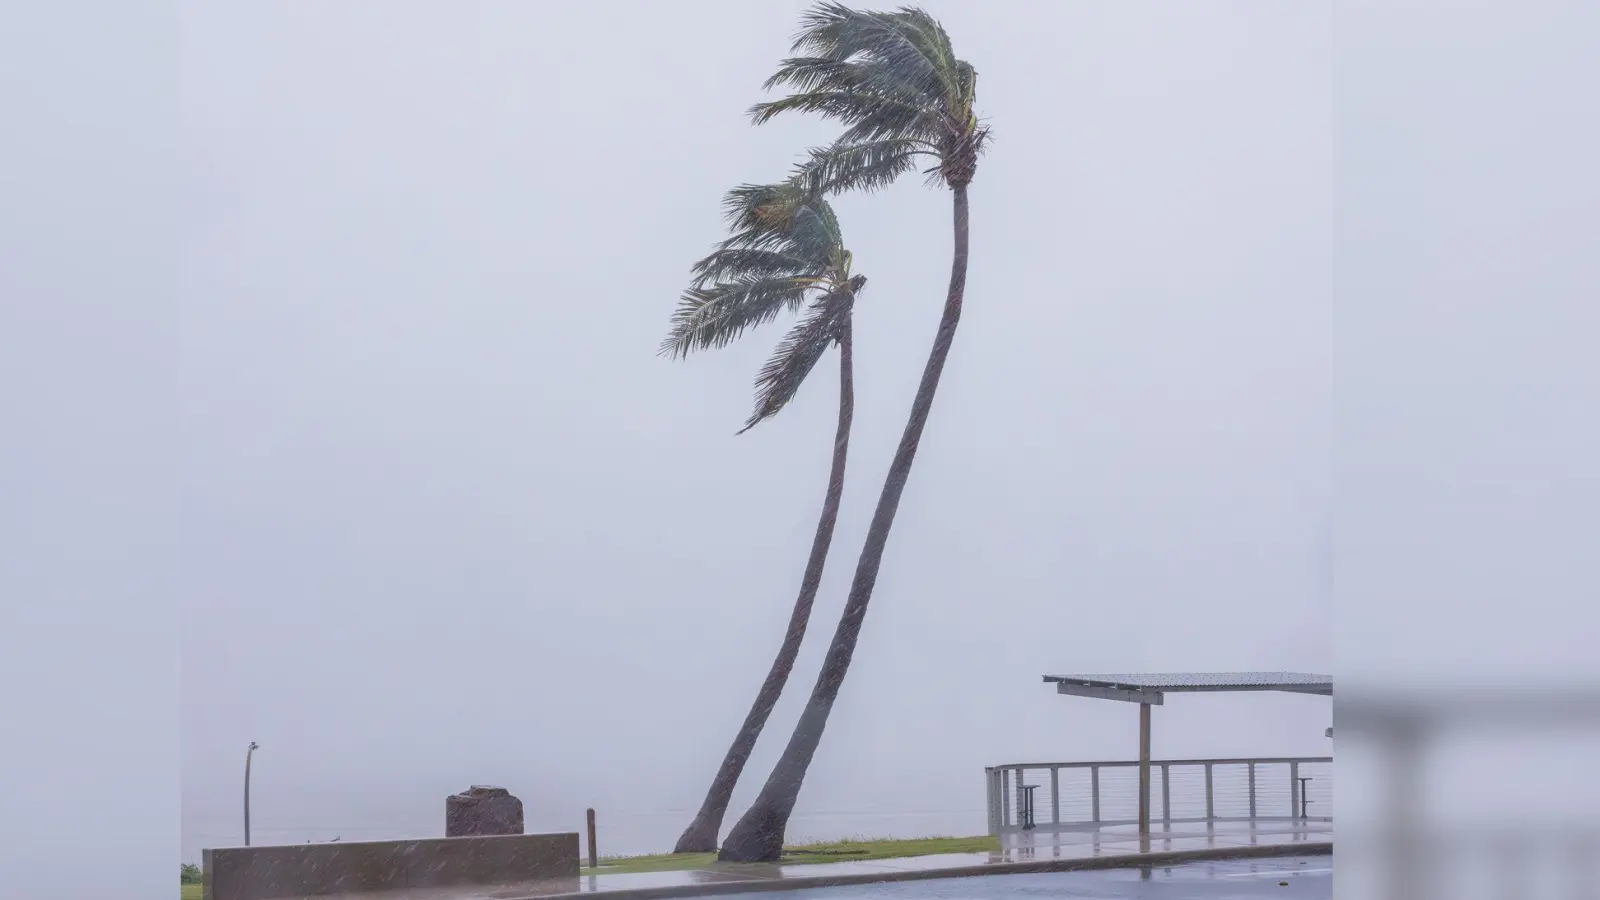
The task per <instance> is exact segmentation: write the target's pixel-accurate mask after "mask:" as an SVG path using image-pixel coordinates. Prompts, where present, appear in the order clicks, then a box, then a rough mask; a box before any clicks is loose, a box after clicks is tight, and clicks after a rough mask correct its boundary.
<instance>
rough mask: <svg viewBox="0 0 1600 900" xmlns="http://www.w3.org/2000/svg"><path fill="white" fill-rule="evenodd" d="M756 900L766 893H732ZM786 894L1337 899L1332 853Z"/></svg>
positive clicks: (791, 897)
mask: <svg viewBox="0 0 1600 900" xmlns="http://www.w3.org/2000/svg"><path fill="white" fill-rule="evenodd" d="M724 896H725V897H726V898H727V900H753V898H756V897H761V896H764V895H762V894H727V895H724ZM780 896H781V897H782V898H784V900H857V898H860V900H915V898H935V900H1009V898H1018V900H1021V898H1046V897H1059V898H1062V900H1068V898H1070V900H1255V898H1259V897H1276V898H1281V900H1331V898H1332V897H1333V860H1332V857H1329V856H1312V857H1291V858H1275V859H1256V860H1227V861H1218V862H1200V863H1188V864H1185V865H1179V866H1170V867H1153V868H1148V869H1137V868H1135V869H1104V870H1100V871H1090V872H1048V873H1042V874H1037V875H991V876H988V877H985V878H941V879H934V880H929V881H910V882H894V883H888V884H863V885H854V886H850V887H832V888H807V889H803V890H798V891H785V892H784V893H783V894H781V895H780Z"/></svg>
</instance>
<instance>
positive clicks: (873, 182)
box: [718, 3, 989, 861]
mask: <svg viewBox="0 0 1600 900" xmlns="http://www.w3.org/2000/svg"><path fill="white" fill-rule="evenodd" d="M792 49H793V52H794V53H797V54H804V55H800V56H796V57H794V58H792V59H786V60H784V61H783V62H782V63H781V64H780V66H779V68H778V72H777V74H775V75H773V76H772V78H770V79H768V81H767V85H766V86H767V88H768V89H771V88H774V87H777V86H780V85H783V86H787V87H789V88H791V89H793V91H794V93H792V94H790V95H789V96H787V97H784V98H782V99H780V100H776V101H773V102H770V103H762V104H759V105H757V106H755V107H753V108H752V109H751V117H752V118H753V119H754V121H755V122H756V124H761V123H763V122H766V121H768V120H770V119H772V118H773V117H775V116H777V115H780V114H782V113H785V112H791V111H799V112H815V113H820V114H821V115H823V116H824V117H826V118H830V119H834V120H837V121H839V122H841V123H842V124H844V125H845V131H844V133H843V134H842V135H840V137H839V138H838V139H837V140H835V141H834V142H833V143H832V144H831V145H829V146H827V147H823V148H819V149H816V150H813V151H812V152H811V154H810V158H809V159H808V160H807V161H806V162H805V163H804V164H802V167H801V170H800V173H799V175H798V176H797V177H799V178H800V180H803V181H805V182H806V184H807V186H808V187H809V189H811V190H814V191H818V192H821V193H823V194H824V195H827V194H832V193H836V192H839V191H847V190H866V191H872V190H876V189H878V188H882V187H886V186H887V185H889V184H890V183H892V182H893V181H894V180H895V179H897V178H899V177H900V176H901V175H903V174H905V173H906V172H909V171H912V170H914V169H917V168H918V167H919V162H920V161H924V160H926V161H928V162H930V163H931V165H929V166H928V167H927V168H924V169H923V170H922V171H923V172H924V174H926V175H927V176H928V180H929V183H930V184H935V185H940V186H944V187H948V188H949V189H950V192H951V195H952V198H953V200H954V230H955V253H954V259H953V261H952V264H951V271H950V287H949V290H948V291H947V292H946V294H945V301H944V312H943V315H942V316H941V317H940V319H939V330H938V333H937V334H936V336H935V337H934V341H933V349H932V350H931V351H930V352H929V354H928V362H927V365H926V367H925V368H924V369H923V372H922V381H921V382H920V383H919V384H918V386H917V394H916V398H915V399H914V400H913V401H912V404H911V416H910V418H909V420H908V421H907V422H906V427H905V431H904V433H903V434H902V435H901V437H900V445H899V447H898V448H897V449H896V451H895V455H894V460H893V462H892V463H891V464H890V466H889V474H888V476H887V477H886V478H885V480H884V484H883V491H882V493H881V494H880V495H879V497H878V506H877V508H876V510H874V512H873V514H872V522H871V525H870V526H869V529H868V531H867V538H866V541H865V544H864V546H863V547H862V549H861V557H860V560H859V561H858V562H857V563H856V572H855V578H854V580H853V581H852V582H851V584H850V594H849V596H848V598H847V599H846V601H845V608H844V613H843V614H842V615H841V617H840V619H839V624H838V627H837V628H836V630H835V631H834V634H833V640H832V642H831V643H830V644H829V646H828V652H827V656H826V658H825V659H824V661H823V664H822V672H821V673H820V674H819V675H818V676H817V683H816V685H815V687H813V688H812V691H811V697H810V699H809V700H808V701H807V703H806V707H805V710H804V711H803V712H802V713H801V716H800V721H799V722H798V723H797V724H796V726H795V730H794V733H793V735H792V736H791V737H790V738H789V743H788V745H787V746H786V747H785V748H784V751H783V756H782V757H780V758H779V760H778V762H777V765H776V766H774V767H773V770H772V774H771V776H770V777H768V779H767V781H766V784H765V785H763V786H762V788H761V793H760V794H759V795H758V796H757V797H756V800H755V802H754V803H753V804H752V805H751V807H750V809H749V810H748V811H746V812H745V814H744V816H742V817H741V818H740V819H739V821H738V822H737V823H736V824H735V825H734V827H733V829H732V830H731V831H730V832H729V833H728V837H727V839H726V841H724V843H723V845H722V850H721V852H720V853H719V854H718V857H719V858H720V859H723V860H728V861H772V860H776V859H778V858H779V856H780V854H781V853H782V850H783V835H784V831H785V829H786V828H787V827H788V823H789V816H790V815H791V814H792V813H793V811H794V805H795V801H796V800H797V799H798V798H799V796H800V785H801V783H802V782H803V781H804V780H805V775H806V769H807V768H808V767H809V766H810V764H811V759H812V756H813V755H814V754H815V753H816V750H817V746H818V744H820V743H821V741H822V732H823V730H824V729H825V728H826V727H827V724H828V714H829V712H830V711H831V710H832V709H833V703H834V700H835V699H836V698H837V697H838V696H839V688H840V686H842V685H843V684H844V678H845V673H846V672H847V671H849V668H850V659H851V657H852V656H853V655H854V653H855V648H856V642H857V640H858V639H859V638H860V636H861V625H862V622H863V621H864V619H865V617H866V613H867V604H868V603H869V602H870V601H871V599H872V588H873V585H874V584H875V583H876V582H877V579H878V569H879V567H880V566H881V565H882V563H883V551H884V546H885V545H886V544H887V542H888V540H889V530H890V528H891V527H893V525H894V516H895V511H896V510H897V509H898V508H899V505H900V495H901V494H902V493H903V492H904V491H905V486H906V481H907V479H908V478H909V477H910V475H911V464H912V462H913V461H914V459H915V458H916V454H917V445H918V443H919V442H920V441H921V439H922V430H923V427H924V426H925V425H926V424H927V421H928V412H929V410H930V409H932V407H933V397H934V393H935V392H936V391H937V390H938V388H939V376H940V373H941V372H943V370H944V364H945V359H946V358H947V357H948V356H949V355H950V345H951V342H952V341H953V340H954V339H955V334H956V325H957V324H958V323H959V322H960V320H961V304H962V298H963V295H964V293H965V290H966V283H967V185H968V184H969V183H971V181H972V177H973V174H974V172H975V171H976V168H977V162H978V156H979V155H980V154H981V153H982V152H983V149H984V147H985V145H986V144H987V142H988V138H989V132H988V129H987V128H986V127H985V126H984V125H983V124H982V123H981V122H980V121H979V120H978V117H977V114H976V113H975V112H974V109H973V102H974V99H975V96H976V88H977V73H976V72H975V71H974V70H973V68H972V65H971V64H970V63H967V62H965V61H964V60H960V59H957V58H956V55H955V52H954V51H953V50H952V48H951V46H950V36H949V35H948V34H946V33H945V30H944V28H943V27H942V26H941V25H940V24H939V23H938V21H936V20H935V19H934V18H933V17H932V16H930V15H928V14H927V13H926V12H924V11H922V10H920V9H915V8H901V9H899V10H896V11H894V12H865V11H858V10H853V9H850V8H849V7H846V6H843V5H841V4H838V3H823V4H820V5H818V6H816V7H813V8H812V10H811V11H810V12H808V13H806V15H805V17H804V18H803V20H802V26H801V29H800V32H799V34H798V35H797V36H796V38H795V42H794V46H793V48H792Z"/></svg>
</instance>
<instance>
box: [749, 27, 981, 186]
mask: <svg viewBox="0 0 1600 900" xmlns="http://www.w3.org/2000/svg"><path fill="white" fill-rule="evenodd" d="M791 51H792V52H794V53H796V54H805V55H799V56H795V57H792V58H790V59H786V60H784V61H783V62H782V63H781V64H779V67H778V71H777V73H776V74H774V75H773V76H772V77H771V78H769V79H767V82H766V85H765V87H766V88H767V89H768V90H771V89H773V88H775V87H779V86H784V87H788V88H791V89H793V91H794V93H792V94H790V95H789V96H787V97H784V98H782V99H779V100H774V101H771V102H768V103H759V104H757V105H755V106H753V107H751V109H750V116H751V118H752V120H753V121H754V122H755V123H756V124H758V125H759V124H762V123H764V122H767V121H769V120H771V119H772V118H773V117H775V116H778V115H780V114H782V113H785V112H792V111H799V112H812V113H817V114H820V115H822V116H823V117H824V118H829V119H833V120H835V121H838V122H841V123H842V124H844V125H845V126H846V127H845V131H844V133H843V134H841V135H840V136H839V138H838V139H837V140H835V141H834V142H833V143H832V144H830V145H828V146H827V147H821V148H817V149H814V150H812V151H811V153H810V157H809V159H807V160H806V161H805V162H804V163H802V165H801V167H800V172H799V177H802V178H804V179H806V180H807V184H808V185H809V187H810V188H811V189H812V190H815V191H818V192H820V193H822V194H833V193H837V192H840V191H848V190H867V191H871V190H876V189H878V188H882V187H887V186H888V185H889V184H890V183H892V182H893V181H894V180H895V179H897V178H899V177H900V176H901V175H903V174H905V173H906V172H909V171H912V170H913V169H915V168H917V167H918V162H919V160H921V161H923V162H929V163H931V165H929V166H927V167H926V168H923V170H922V171H923V173H924V174H926V175H927V176H928V180H929V182H930V183H931V184H939V185H945V186H949V187H960V186H964V185H966V184H968V183H969V182H971V181H972V176H973V174H974V172H975V171H976V169H977V162H978V156H979V155H980V154H981V153H982V152H983V150H984V148H985V146H986V145H987V144H988V141H989V129H988V127H987V126H985V125H984V124H983V123H982V122H981V121H980V120H979V119H978V116H977V113H976V112H975V111H974V109H973V104H974V102H975V100H976V98H977V87H978V74H977V71H976V70H974V69H973V67H972V64H971V63H968V62H966V61H965V60H961V59H957V58H956V56H955V53H954V51H953V50H952V49H951V45H950V36H949V35H948V34H946V33H945V30H944V28H943V27H942V26H941V25H940V24H939V22H938V21H937V20H936V19H934V18H933V17H932V16H930V15H928V14H927V13H926V12H924V11H923V10H920V9H915V8H911V7H902V8H900V9H898V10H895V11H893V12H871V11H865V10H855V9H851V8H849V7H847V6H844V5H842V4H839V3H824V4H821V5H819V6H817V7H816V8H814V9H813V10H811V11H810V12H808V13H806V15H805V17H804V18H803V19H802V20H801V28H800V31H799V33H798V34H797V35H796V37H795V40H794V45H793V46H792V48H791Z"/></svg>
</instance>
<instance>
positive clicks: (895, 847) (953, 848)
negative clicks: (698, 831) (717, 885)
mask: <svg viewBox="0 0 1600 900" xmlns="http://www.w3.org/2000/svg"><path fill="white" fill-rule="evenodd" d="M999 849H1000V841H999V840H998V839H997V838H994V837H988V836H984V837H929V838H910V839H898V838H879V839H871V838H851V839H848V840H840V841H825V842H821V843H815V844H795V845H793V846H789V847H785V848H783V860H782V861H783V862H784V863H785V864H806V863H826V862H843V861H845V860H864V859H894V858H896V857H906V856H933V855H935V854H939V853H990V852H995V851H998V850H999ZM716 860H717V855H716V854H715V853H655V854H650V855H648V856H616V857H601V858H600V868H598V869H591V868H589V867H587V866H585V867H584V868H583V870H582V872H583V874H584V875H596V874H599V875H605V874H619V875H620V874H634V873H638V872H677V871H682V870H684V869H704V868H706V867H708V866H711V865H714V864H715V863H716Z"/></svg>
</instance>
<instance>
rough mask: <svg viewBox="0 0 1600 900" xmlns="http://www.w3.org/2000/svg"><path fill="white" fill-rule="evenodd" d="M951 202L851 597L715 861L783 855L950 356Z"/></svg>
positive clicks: (958, 268) (960, 266) (957, 198)
mask: <svg viewBox="0 0 1600 900" xmlns="http://www.w3.org/2000/svg"><path fill="white" fill-rule="evenodd" d="M952 191H953V193H954V206H955V215H954V219H955V254H954V259H953V262H952V264H951V267H950V290H949V292H948V293H947V294H946V295H945V301H944V315H943V316H941V317H940V319H939V332H938V334H937V335H936V336H935V337H934V339H933V349H932V350H931V351H930V352H929V353H928V364H927V367H926V368H924V369H923V371H922V381H921V383H919V384H918V385H917V396H916V399H915V400H913V401H912V403H911V418H910V420H908V421H907V422H906V430H905V432H904V433H903V434H902V435H901V437H900V446H899V448H898V449H896V450H895V454H894V462H893V463H891V464H890V466H889V475H888V477H887V478H886V479H884V483H883V493H882V494H880V495H879V497H878V507H877V509H876V510H875V511H874V512H873V514H872V525H871V527H870V528H869V529H868V531H867V539H866V543H865V545H864V546H863V547H862V548H861V559H860V560H859V561H858V562H857V563H856V574H855V580H854V581H852V582H851V584H850V596H849V598H848V599H847V600H846V601H845V607H844V614H843V615H842V616H840V618H839V625H838V627H837V628H836V629H835V630H834V632H833V642H832V643H831V644H829V645H828V655H827V658H826V659H825V660H824V661H823V663H822V673H821V674H820V675H818V676H817V684H816V686H815V687H813V688H812V689H811V699H810V700H809V701H808V702H807V703H806V708H805V711H804V712H803V713H801V714H800V721H799V723H798V724H797V725H796V726H795V730H794V734H793V735H792V736H791V737H790V738H789V745H788V746H787V747H785V748H784V751H783V756H782V757H781V758H779V760H778V764H777V765H776V766H774V767H773V769H772V775H771V776H770V777H768V778H767V783H766V784H765V785H764V786H762V788H761V793H760V795H759V796H757V797H756V800H755V803H753V804H751V806H750V809H749V810H748V811H746V812H745V814H744V816H743V817H742V818H740V819H739V821H738V823H736V824H735V825H734V826H733V830H732V831H730V832H728V839H727V840H726V841H725V842H723V845H722V850H721V852H720V853H718V855H717V858H718V859H720V860H724V861H728V862H773V861H776V860H777V859H778V858H779V856H781V855H782V852H783V833H784V830H785V829H786V828H787V827H788V825H789V816H790V814H791V813H793V812H794V804H795V801H796V800H797V799H798V798H799V796H800V784H801V782H802V781H804V780H805V777H806V769H807V768H808V767H809V766H810V765H811V757H812V756H813V755H814V754H815V753H816V751H817V745H818V744H820V743H821V742H822V731H823V729H824V728H826V727H827V725H828V713H829V712H830V711H832V709H833V701H834V700H835V699H836V698H837V697H838V696H839V688H840V686H841V685H843V684H844V676H845V673H846V672H848V671H849V669H850V658H851V657H852V656H853V655H854V654H855V649H856V640H857V639H858V638H859V637H860V636H861V624H862V621H863V620H864V619H865V618H866V614H867V604H868V603H869V602H870V601H871V600H872V588H873V586H874V585H875V584H876V583H877V581H878V568H879V567H880V566H881V565H882V563H883V550H884V546H885V545H886V544H887V543H888V541H889V529H890V528H892V527H893V526H894V515H895V512H896V511H897V510H898V509H899V507H900V495H901V494H902V493H903V492H904V491H905V487H906V480H907V479H908V478H909V477H910V476H911V464H912V462H913V461H914V460H915V459H916V455H917V445H918V443H920V442H921V440H922V429H923V427H924V426H925V425H927V423H928V412H929V410H931V409H932V408H933V395H934V393H935V392H937V391H938V389H939V376H940V374H941V373H942V372H943V371H944V363H945V359H946V358H948V357H949V355H950V345H951V343H952V342H953V341H954V340H955V336H956V326H957V325H958V324H959V323H960V321H961V303H962V299H963V297H964V296H965V294H966V287H967V188H966V185H964V184H959V185H955V186H953V187H952Z"/></svg>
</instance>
